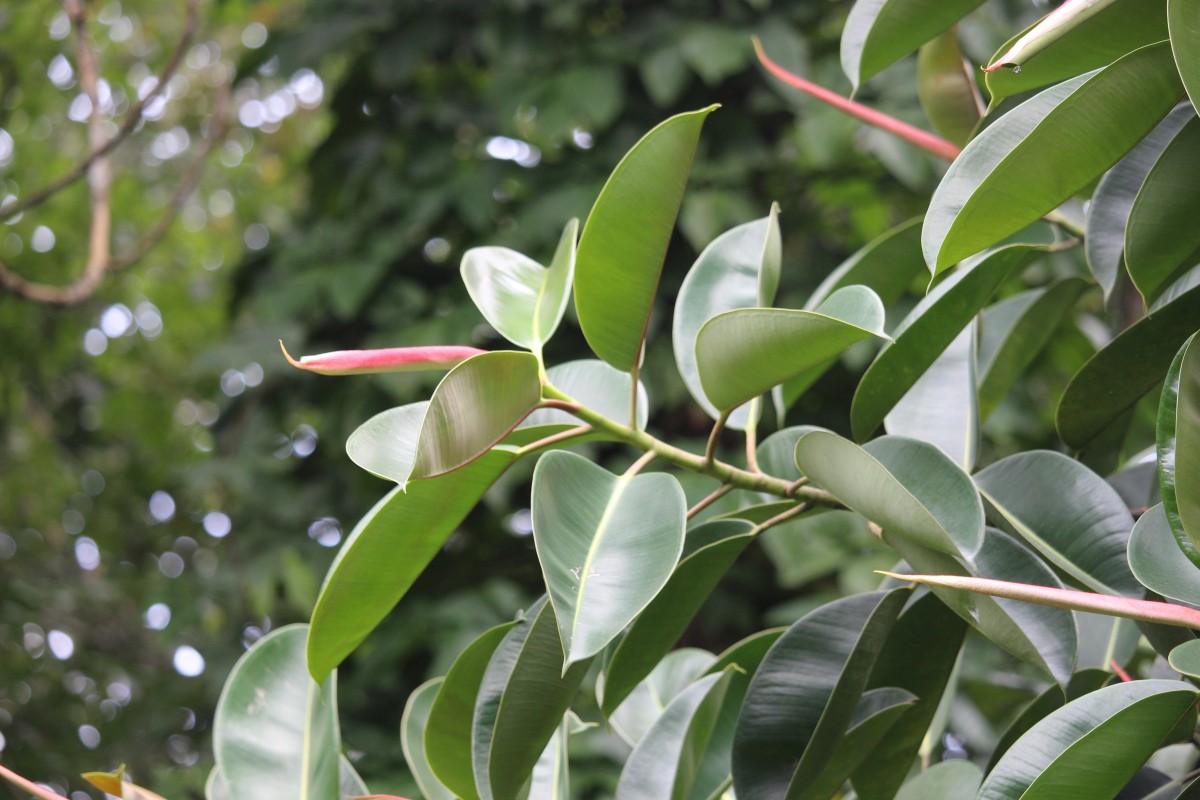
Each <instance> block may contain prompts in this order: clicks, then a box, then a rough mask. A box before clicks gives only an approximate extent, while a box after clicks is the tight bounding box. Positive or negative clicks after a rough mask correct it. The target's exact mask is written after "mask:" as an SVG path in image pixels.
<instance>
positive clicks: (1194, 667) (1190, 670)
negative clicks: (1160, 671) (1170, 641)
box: [1167, 639, 1200, 678]
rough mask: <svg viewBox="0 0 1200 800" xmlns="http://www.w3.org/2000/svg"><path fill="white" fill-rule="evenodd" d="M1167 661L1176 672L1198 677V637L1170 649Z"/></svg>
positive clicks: (1199, 664) (1199, 648) (1199, 649)
mask: <svg viewBox="0 0 1200 800" xmlns="http://www.w3.org/2000/svg"><path fill="white" fill-rule="evenodd" d="M1167 661H1168V662H1169V663H1170V664H1171V669H1173V670H1175V671H1176V672H1179V673H1181V674H1183V675H1189V676H1191V677H1193V678H1200V639H1196V640H1194V641H1191V642H1184V643H1183V644H1181V645H1179V646H1178V647H1176V648H1175V649H1174V650H1172V651H1171V655H1170V656H1168V657H1167Z"/></svg>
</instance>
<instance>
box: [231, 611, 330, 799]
mask: <svg viewBox="0 0 1200 800" xmlns="http://www.w3.org/2000/svg"><path fill="white" fill-rule="evenodd" d="M307 636H308V626H307V625H287V626H284V627H282V628H278V629H276V630H274V631H272V632H271V633H269V634H267V635H266V636H264V637H263V638H262V639H260V640H258V642H256V643H255V644H254V646H253V647H252V648H250V650H249V652H247V653H246V654H245V655H243V656H242V657H241V658H240V659H238V662H237V663H236V664H234V666H233V670H232V671H231V672H230V673H229V677H228V678H226V680H225V687H224V689H222V691H221V697H220V699H219V700H217V709H216V714H215V717H214V719H213V756H214V758H215V760H216V762H217V765H218V766H219V767H220V769H221V776H222V778H223V779H224V784H225V786H226V787H227V788H228V790H229V794H230V796H232V797H295V798H297V800H328V798H331V797H338V796H339V763H338V758H339V755H340V752H341V743H340V736H339V734H338V723H337V689H336V684H337V679H336V676H332V675H331V676H329V677H328V678H327V679H326V680H325V681H324V682H323V683H322V684H319V685H318V684H317V682H316V681H314V680H313V679H312V677H310V676H309V674H308V670H307V669H306V668H305V661H304V650H305V639H306V638H307Z"/></svg>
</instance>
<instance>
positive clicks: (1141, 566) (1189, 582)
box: [1129, 503, 1200, 605]
mask: <svg viewBox="0 0 1200 800" xmlns="http://www.w3.org/2000/svg"><path fill="white" fill-rule="evenodd" d="M1129 566H1130V568H1131V569H1132V570H1133V574H1134V575H1136V576H1137V579H1138V580H1139V581H1141V583H1142V585H1144V586H1145V587H1146V588H1147V589H1149V590H1150V591H1152V592H1155V593H1156V594H1160V595H1162V596H1163V597H1170V598H1172V599H1173V600H1181V601H1183V602H1185V603H1191V604H1192V605H1200V567H1198V566H1196V564H1195V563H1193V562H1192V560H1191V559H1190V558H1188V557H1187V556H1186V555H1184V552H1183V550H1182V549H1181V548H1180V547H1179V542H1178V540H1177V539H1176V538H1175V535H1174V532H1173V531H1172V530H1171V523H1170V522H1168V521H1167V513H1166V510H1165V509H1164V508H1163V504H1162V503H1159V504H1158V505H1156V506H1154V507H1153V508H1151V509H1150V510H1149V511H1147V512H1146V513H1144V514H1142V516H1141V517H1139V518H1138V521H1137V524H1136V525H1134V526H1133V533H1132V534H1131V535H1130V537H1129Z"/></svg>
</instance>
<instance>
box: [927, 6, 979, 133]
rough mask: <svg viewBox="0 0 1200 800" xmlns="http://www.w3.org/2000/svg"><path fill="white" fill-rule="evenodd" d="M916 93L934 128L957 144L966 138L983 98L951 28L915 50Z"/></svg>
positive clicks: (975, 123) (976, 122) (975, 122)
mask: <svg viewBox="0 0 1200 800" xmlns="http://www.w3.org/2000/svg"><path fill="white" fill-rule="evenodd" d="M917 96H918V97H919V98H920V99H921V108H922V109H923V110H924V111H925V116H926V117H928V118H929V121H930V122H932V123H933V128H934V130H936V131H937V132H938V133H940V134H941V135H942V136H945V137H946V138H947V139H949V140H950V141H952V142H954V143H955V144H957V145H959V146H962V145H964V144H966V143H967V141H968V140H970V138H971V134H972V133H973V132H974V130H975V126H976V125H978V124H979V119H980V118H981V117H982V116H983V98H982V97H981V96H980V95H979V88H978V87H977V86H976V85H975V69H974V67H972V66H971V64H970V63H969V62H968V61H967V60H966V59H964V58H963V54H962V50H961V49H959V46H958V32H957V30H955V29H954V28H950V29H948V30H946V31H943V32H942V33H941V34H940V35H938V36H937V37H936V38H934V39H930V40H929V41H928V42H926V43H925V44H923V45H921V49H920V50H919V51H918V52H917Z"/></svg>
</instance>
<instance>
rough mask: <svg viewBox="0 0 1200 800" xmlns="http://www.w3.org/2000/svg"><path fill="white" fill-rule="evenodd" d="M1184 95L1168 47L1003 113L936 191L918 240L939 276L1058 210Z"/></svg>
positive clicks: (970, 146) (1154, 49) (1154, 47)
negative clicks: (1049, 168) (1050, 166)
mask: <svg viewBox="0 0 1200 800" xmlns="http://www.w3.org/2000/svg"><path fill="white" fill-rule="evenodd" d="M1182 91H1183V87H1182V85H1181V84H1180V83H1179V76H1178V74H1177V73H1176V72H1175V69H1174V62H1173V61H1172V60H1171V53H1170V50H1169V48H1168V46H1167V45H1166V43H1161V44H1156V45H1150V46H1148V47H1143V48H1141V49H1139V50H1135V51H1134V52H1132V53H1130V54H1129V55H1126V56H1124V57H1122V58H1121V59H1119V60H1117V61H1116V62H1114V63H1113V64H1112V65H1110V66H1108V67H1105V68H1104V69H1101V70H1099V71H1097V72H1093V73H1088V74H1085V75H1080V76H1079V77H1077V78H1072V79H1071V80H1068V81H1066V82H1064V83H1061V84H1059V85H1058V86H1055V87H1053V88H1051V89H1047V90H1045V91H1043V92H1041V93H1040V94H1038V95H1037V96H1035V97H1033V98H1032V99H1030V100H1028V101H1026V102H1025V103H1022V104H1021V105H1020V106H1018V107H1017V108H1016V109H1014V110H1012V111H1010V112H1009V113H1008V114H1005V115H1004V116H1003V117H1001V118H1000V119H999V120H997V121H996V122H995V123H993V124H992V125H990V126H989V127H987V128H986V129H984V131H983V132H982V133H980V134H979V136H977V137H976V138H975V139H973V140H972V141H971V143H970V144H968V145H967V147H966V149H964V150H963V152H962V154H961V155H960V156H959V157H958V158H957V159H955V160H954V162H953V163H952V164H951V165H950V169H949V170H948V171H947V172H946V175H945V177H944V178H942V182H941V183H940V184H939V185H938V188H937V191H935V192H934V195H933V199H932V200H931V201H930V205H929V212H928V213H927V214H926V216H925V226H924V229H923V231H922V236H921V242H922V246H923V249H924V251H925V261H926V263H927V264H929V266H930V268H931V269H933V271H934V273H935V274H936V273H938V272H941V271H942V270H944V269H946V268H948V267H949V266H951V265H952V264H954V263H956V262H957V261H959V260H961V259H963V258H965V257H967V256H970V255H972V254H974V253H977V252H979V251H980V250H982V249H984V248H985V247H990V246H992V245H994V244H995V243H996V242H998V241H1000V240H1002V239H1003V238H1004V237H1006V236H1008V235H1010V234H1012V233H1015V232H1017V231H1019V230H1021V229H1022V228H1024V227H1025V226H1026V225H1028V224H1029V223H1031V222H1034V221H1036V220H1037V219H1039V218H1040V217H1042V215H1044V214H1046V213H1048V212H1050V211H1053V210H1054V209H1055V208H1056V207H1057V206H1058V205H1060V204H1061V203H1062V202H1063V201H1065V200H1068V199H1069V198H1070V197H1072V196H1073V195H1074V194H1075V193H1076V192H1078V191H1080V190H1082V189H1083V188H1084V187H1086V186H1087V185H1088V184H1089V183H1090V182H1091V181H1092V180H1093V179H1095V178H1097V177H1098V176H1099V175H1101V174H1102V173H1103V172H1104V171H1105V170H1107V169H1108V168H1109V167H1111V166H1112V165H1113V164H1115V163H1116V162H1117V161H1118V160H1119V159H1120V158H1121V156H1123V155H1125V153H1127V152H1128V151H1129V150H1130V149H1131V148H1132V147H1133V146H1134V145H1135V144H1137V142H1138V141H1139V140H1140V139H1141V138H1142V137H1143V136H1145V135H1146V134H1147V133H1148V132H1149V131H1150V130H1151V128H1153V127H1154V126H1155V125H1156V124H1158V121H1159V120H1160V119H1162V117H1163V116H1165V115H1166V113H1167V112H1168V111H1169V110H1170V109H1171V107H1172V106H1174V105H1175V103H1176V102H1177V101H1178V100H1179V96H1180V95H1181V94H1182ZM1047 164H1053V165H1055V166H1054V169H1053V170H1049V171H1048V170H1047V168H1046V165H1047Z"/></svg>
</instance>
